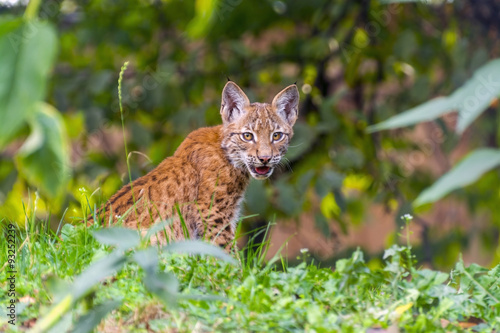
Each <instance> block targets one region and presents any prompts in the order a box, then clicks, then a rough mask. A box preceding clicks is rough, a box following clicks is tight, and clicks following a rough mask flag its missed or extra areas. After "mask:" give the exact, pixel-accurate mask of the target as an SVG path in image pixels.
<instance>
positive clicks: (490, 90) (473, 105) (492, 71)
mask: <svg viewBox="0 0 500 333" xmlns="http://www.w3.org/2000/svg"><path fill="white" fill-rule="evenodd" d="M498 78H500V59H496V60H493V61H490V62H489V63H487V64H486V65H484V66H482V67H481V68H479V69H478V70H477V71H475V72H474V75H473V77H472V78H471V79H469V80H468V81H467V82H465V84H463V85H462V86H461V87H460V88H458V89H457V90H455V91H454V92H453V93H452V94H451V95H450V96H449V97H439V98H435V99H432V100H430V101H427V102H425V103H423V104H421V105H419V106H417V107H414V108H412V109H410V110H408V111H405V112H403V113H401V114H398V115H396V116H394V117H391V118H389V119H387V120H385V121H383V122H381V123H378V124H376V125H372V126H368V128H367V131H368V132H369V133H372V132H377V131H381V130H386V129H393V128H399V127H404V126H409V125H413V124H417V123H421V122H424V121H430V120H433V119H436V118H438V117H440V116H442V115H443V114H445V113H448V112H451V111H453V110H457V111H458V115H459V117H458V122H457V127H456V131H457V133H459V134H461V133H463V132H464V131H465V130H466V129H467V127H468V126H469V125H470V124H471V123H472V122H473V121H474V120H475V119H476V118H477V117H478V116H479V115H480V114H481V113H482V112H483V111H484V110H486V109H487V108H488V106H489V105H490V104H491V102H492V100H493V99H494V98H496V97H498V96H499V95H500V80H498Z"/></svg>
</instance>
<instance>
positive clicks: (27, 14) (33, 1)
mask: <svg viewBox="0 0 500 333" xmlns="http://www.w3.org/2000/svg"><path fill="white" fill-rule="evenodd" d="M41 3H42V0H30V2H28V6H26V10H25V11H24V18H25V19H26V20H28V21H30V20H33V19H35V18H36V17H37V16H38V10H39V9H40V4H41Z"/></svg>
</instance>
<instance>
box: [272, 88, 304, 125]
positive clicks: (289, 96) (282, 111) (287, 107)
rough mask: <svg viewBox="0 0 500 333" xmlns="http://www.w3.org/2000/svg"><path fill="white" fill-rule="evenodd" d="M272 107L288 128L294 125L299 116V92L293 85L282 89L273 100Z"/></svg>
mask: <svg viewBox="0 0 500 333" xmlns="http://www.w3.org/2000/svg"><path fill="white" fill-rule="evenodd" d="M272 105H273V107H274V109H275V110H276V113H278V115H279V116H280V117H281V118H283V120H285V121H286V122H287V123H288V124H289V125H290V126H293V124H295V121H296V120H297V117H298V116H299V90H298V89H297V86H296V85H295V84H292V85H290V86H288V87H286V88H285V89H283V90H282V91H281V92H280V93H279V94H278V95H276V97H274V99H273V104H272Z"/></svg>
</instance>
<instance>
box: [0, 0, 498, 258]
mask: <svg viewBox="0 0 500 333" xmlns="http://www.w3.org/2000/svg"><path fill="white" fill-rule="evenodd" d="M405 2H406V1H405ZM488 2H491V3H492V4H493V3H495V4H496V2H495V1H494V0H491V1H488ZM434 4H436V5H434ZM0 6H2V7H0V14H1V16H0V17H1V18H0V60H1V61H0V73H2V76H4V77H5V78H12V79H5V80H3V81H2V82H4V83H3V84H2V85H0V104H1V105H5V106H6V107H5V108H1V109H0V116H1V117H2V119H7V120H8V121H3V122H2V123H1V124H0V129H1V130H0V147H1V148H2V152H1V153H0V214H1V215H2V216H3V217H8V218H10V219H12V220H15V221H18V222H19V223H21V224H22V223H23V222H24V221H27V220H28V219H29V216H28V217H26V216H25V213H24V208H23V204H22V202H21V201H20V200H19V198H20V197H22V198H23V201H24V202H29V201H30V199H32V197H37V198H38V201H37V202H38V206H39V207H38V210H37V211H38V212H39V214H40V215H42V214H49V213H50V214H52V215H51V216H52V217H53V221H52V222H53V226H55V224H57V222H58V221H59V217H60V216H62V215H63V212H64V209H65V208H66V207H69V209H68V210H67V212H66V214H65V215H64V216H65V221H66V222H73V221H80V220H81V218H82V216H84V215H85V212H83V211H82V210H81V209H80V207H81V205H80V201H81V200H82V197H84V194H85V193H87V194H89V202H88V205H86V206H87V207H88V206H90V207H94V206H96V205H98V204H99V203H100V202H101V201H103V200H105V199H107V198H108V197H109V196H110V195H111V194H113V193H114V192H115V191H116V190H117V189H118V188H119V187H120V186H122V185H123V184H124V183H127V182H128V175H127V167H126V165H129V166H130V172H131V175H132V178H137V177H138V176H140V175H142V174H144V173H145V172H147V171H149V170H151V169H152V168H153V167H154V166H155V165H157V164H158V163H159V162H160V161H161V160H162V159H163V158H165V157H166V156H169V155H171V154H172V153H173V152H174V151H175V149H176V148H177V146H178V145H179V143H180V142H181V141H182V139H183V138H184V137H185V136H186V134H187V133H189V132H190V131H191V130H193V129H195V128H198V127H200V126H210V125H215V124H218V123H220V116H219V107H220V105H219V104H220V92H221V89H222V87H223V85H224V83H225V80H226V76H229V77H230V78H231V79H232V80H234V81H236V82H238V84H240V85H241V86H243V87H247V88H249V89H247V90H249V91H251V92H252V93H250V99H251V100H252V101H256V100H260V101H266V100H267V99H268V98H270V96H272V95H273V93H275V92H277V91H279V90H280V89H281V88H282V87H283V86H285V85H288V84H290V83H292V82H295V81H297V82H298V85H299V87H300V90H301V101H302V104H301V108H300V115H301V118H300V120H299V122H298V123H297V125H296V135H295V137H294V141H293V143H292V147H291V148H290V151H289V154H288V156H287V157H288V159H289V161H290V169H292V170H293V173H292V172H288V170H283V172H282V173H276V174H275V175H274V176H273V179H271V181H270V182H267V183H265V184H262V183H258V182H252V184H251V185H250V189H249V191H248V196H247V200H246V205H247V210H248V212H249V213H258V214H259V219H258V221H257V219H255V220H256V221H257V222H260V223H262V221H268V220H270V219H271V218H272V217H273V216H277V217H278V218H294V219H298V217H299V216H300V214H303V213H308V214H310V215H311V216H314V217H315V218H316V226H317V227H318V229H320V230H321V231H322V232H323V233H324V234H325V236H327V237H330V236H332V235H331V233H332V225H334V224H336V225H337V227H338V228H337V229H338V230H341V231H342V232H347V230H348V228H347V226H348V225H350V224H359V223H362V222H363V221H365V220H366V217H367V212H368V211H367V207H369V206H370V205H371V204H374V203H375V204H381V205H383V206H384V208H385V209H386V210H387V211H389V212H391V213H392V214H393V215H394V216H400V215H402V214H404V213H410V212H411V211H412V209H413V208H412V206H411V203H412V202H414V201H415V199H416V198H417V197H418V196H419V194H420V193H422V191H423V190H424V189H425V188H429V187H430V186H431V185H432V184H433V181H434V179H435V178H436V177H435V176H432V175H431V172H430V171H429V170H427V169H425V168H420V167H419V166H418V165H415V164H414V163H413V162H412V160H411V159H410V158H408V156H409V155H411V154H417V155H419V156H420V155H423V156H424V157H426V158H429V159H432V158H433V157H434V155H436V154H439V156H444V160H445V161H444V162H443V164H444V166H445V167H446V165H447V164H448V163H450V160H451V159H452V158H451V157H450V152H451V151H452V150H453V148H454V147H456V145H457V142H458V141H459V137H458V136H457V134H456V133H455V132H454V131H453V130H452V129H451V126H450V125H449V124H447V123H446V122H444V121H443V120H442V119H435V117H436V116H437V114H438V113H439V114H441V112H444V111H450V110H451V109H450V103H451V104H453V103H455V102H456V103H458V107H457V108H458V109H460V110H465V109H466V108H467V105H468V104H467V101H466V99H464V98H466V97H467V95H468V94H469V93H470V92H471V91H473V90H474V87H475V86H474V84H475V83H478V82H480V81H481V76H478V75H476V76H474V75H473V73H474V72H475V71H476V70H477V71H478V72H477V73H482V74H485V75H489V74H492V75H496V73H497V71H498V60H492V59H495V58H498V57H499V56H500V54H498V49H499V48H498V42H497V41H496V40H494V39H492V38H490V37H489V36H491V35H492V34H490V33H488V31H489V30H488V29H494V28H495V27H496V25H497V23H496V22H497V21H498V20H496V19H495V18H494V17H493V18H492V17H489V18H488V17H486V16H487V14H485V13H487V11H485V10H484V6H483V4H482V5H481V6H479V5H477V6H476V5H475V4H474V2H472V1H469V0H461V1H453V2H446V3H440V2H439V1H433V2H428V1H426V2H425V3H418V2H417V3H405V4H400V3H397V1H391V4H388V3H387V2H386V1H380V2H379V1H376V0H373V1H365V0H359V1H343V2H340V1H327V0H312V1H306V2H304V1H299V0H290V1H271V0H270V1H265V2H263V3H262V4H261V5H259V6H256V5H255V4H254V3H253V2H251V1H238V0H234V1H233V0H231V1H230V0H218V1H216V0H213V1H181V0H174V1H158V2H154V3H149V2H141V1H132V0H125V1H120V3H116V2H113V1H109V0H92V1H90V2H89V1H72V2H67V1H63V2H61V3H59V2H41V1H31V2H30V5H29V6H28V8H26V9H25V8H24V7H23V6H18V7H13V8H10V7H6V5H0ZM23 13H24V16H23V17H21V15H22V14H23ZM495 13H496V12H495V11H494V10H493V11H492V14H491V15H495ZM37 17H38V18H39V20H38V19H37ZM28 49H29V50H30V52H27V50H28ZM35 50H36V52H35ZM33 56H36V57H37V58H36V61H31V59H32V58H31V57H33ZM125 61H129V67H128V69H127V71H125V73H123V82H122V84H123V92H124V93H123V111H124V112H123V113H121V112H120V107H119V102H118V96H117V94H116V79H117V78H118V72H119V68H120V66H121V65H122V64H123V63H124V62H125ZM471 76H472V79H471V80H469V81H467V78H469V77H471ZM486 77H487V76H486ZM464 82H466V83H465V84H464ZM494 82H496V81H494ZM20 87H23V89H20ZM459 87H461V88H460V89H458V90H457V88H459ZM493 88H494V89H493V90H489V89H488V88H487V89H486V90H484V89H483V90H481V92H480V93H481V94H482V95H481V96H485V98H483V99H481V101H480V102H481V103H479V104H477V105H475V106H474V108H473V109H471V110H472V111H471V112H470V113H469V114H468V116H467V117H462V118H460V119H461V120H460V131H463V130H465V129H466V128H469V131H474V135H473V136H472V138H469V140H470V142H469V144H470V145H471V146H478V147H484V146H489V147H491V148H495V149H496V148H497V147H498V144H499V142H500V139H499V138H500V131H498V126H496V127H495V124H497V123H498V117H499V116H498V112H494V111H495V109H496V108H498V106H496V105H495V104H494V103H493V104H490V103H487V102H486V100H489V99H491V98H493V97H494V96H496V95H498V92H497V91H496V90H495V89H496V88H497V87H496V86H493ZM453 91H455V92H454V93H453ZM436 96H449V97H438V98H436V99H433V97H436ZM425 101H427V102H425ZM452 102H453V103H452ZM41 103H42V104H41ZM422 103H424V104H422ZM461 103H462V104H461ZM415 105H420V106H419V107H417V109H415ZM451 107H453V105H451ZM485 108H487V111H486V112H485V114H484V115H483V116H482V117H478V115H479V113H480V112H481V111H483V110H484V109H485ZM411 109H413V110H417V111H415V112H418V113H419V115H420V116H422V117H424V116H425V118H420V121H421V120H431V119H435V120H434V121H433V124H434V125H435V127H436V128H437V131H438V132H439V133H440V135H437V136H436V137H430V138H428V140H426V141H425V142H418V141H415V140H414V139H411V138H408V136H406V135H405V133H406V132H403V131H401V130H399V131H394V132H391V133H390V134H384V133H370V134H367V132H366V129H367V128H369V127H368V126H370V125H373V124H375V123H377V122H378V121H380V120H383V119H388V118H390V117H391V116H393V115H395V114H399V113H400V111H401V110H411ZM453 109H455V107H454V108H453ZM48 110H52V111H48ZM56 110H57V111H56ZM427 112H430V113H431V114H430V115H429V114H428V113H427ZM122 116H123V117H124V120H125V121H124V123H125V126H126V128H125V131H126V137H127V143H126V145H127V146H128V147H130V154H126V155H127V156H123V149H122V146H121V140H119V139H118V135H119V134H120V132H121V128H120V127H121V124H122ZM44 124H52V125H50V128H54V129H55V128H57V131H55V132H52V131H48V130H47V126H44ZM53 124H55V125H53ZM386 124H387V123H386ZM465 133H467V132H465ZM35 138H36V139H37V140H36V142H39V143H40V142H41V143H42V144H41V145H32V144H29V143H30V142H35ZM429 145H431V147H432V148H431V149H428V146H429ZM21 146H22V147H23V148H21V149H19V147H21ZM471 150H472V149H471ZM38 156H43V157H44V158H45V160H44V162H43V163H41V162H39V159H38ZM393 156H396V157H393ZM47 160H50V162H46V161H47ZM492 168H493V169H491V171H490V172H489V173H488V174H486V175H485V176H484V177H482V178H481V179H480V180H479V181H478V182H477V183H476V186H475V187H468V188H466V189H465V190H464V191H460V192H458V195H456V196H455V197H454V198H456V199H457V200H462V201H463V202H464V203H466V206H467V207H469V208H470V210H471V213H472V214H477V215H479V214H483V213H485V214H489V215H490V216H488V221H489V222H491V223H490V225H491V226H489V227H488V228H486V229H485V230H482V231H481V232H482V236H483V237H486V238H488V237H489V238H491V235H492V234H494V233H492V232H491V230H492V229H495V228H498V226H499V225H500V214H498V205H497V201H498V191H497V189H498V187H499V186H500V181H499V178H498V169H497V168H494V167H493V166H492ZM40 175H43V177H42V176H40ZM488 175H489V176H488ZM437 197H438V196H434V198H437ZM263 198H265V200H263ZM428 210H429V207H428V205H427V206H423V207H419V208H418V209H417V210H416V213H417V214H415V215H417V217H418V218H421V216H422V215H424V216H425V213H426V212H428ZM397 220H398V219H397V218H396V219H395V223H399V222H398V221H397ZM436 222H440V221H436ZM455 227H456V228H455V229H454V232H451V233H447V234H446V235H445V236H440V237H441V238H439V237H436V239H428V241H429V242H430V243H432V244H431V245H433V249H435V248H440V247H442V246H445V245H446V244H452V245H454V246H455V247H459V246H462V240H461V239H460V237H454V238H453V239H451V240H450V239H448V238H447V237H448V235H455V234H459V233H460V232H459V230H460V228H459V226H455ZM468 236H469V234H467V235H466V237H468ZM450 237H451V236H450ZM497 238H498V237H497ZM446 242H448V243H446ZM483 243H484V244H485V245H484V246H486V247H487V249H486V250H488V251H489V252H494V251H493V250H494V248H496V247H497V246H498V245H497V240H495V241H492V242H483ZM486 244H489V245H486ZM435 252H437V251H435ZM444 252H445V251H441V252H439V253H433V254H434V255H433V256H430V257H432V258H437V259H436V260H438V259H439V257H440V256H441V255H442V253H444ZM497 259H498V258H497ZM497 259H495V261H494V263H496V262H497V261H498V260H497ZM454 260H455V259H454V258H453V259H452V261H454ZM452 261H448V262H447V264H448V265H449V264H451V263H452ZM441 262H442V261H441Z"/></svg>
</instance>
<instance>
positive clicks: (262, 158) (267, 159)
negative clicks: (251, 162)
mask: <svg viewBox="0 0 500 333" xmlns="http://www.w3.org/2000/svg"><path fill="white" fill-rule="evenodd" d="M257 158H258V159H259V161H261V162H262V163H263V164H266V163H267V162H269V160H270V159H271V156H257Z"/></svg>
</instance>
